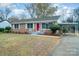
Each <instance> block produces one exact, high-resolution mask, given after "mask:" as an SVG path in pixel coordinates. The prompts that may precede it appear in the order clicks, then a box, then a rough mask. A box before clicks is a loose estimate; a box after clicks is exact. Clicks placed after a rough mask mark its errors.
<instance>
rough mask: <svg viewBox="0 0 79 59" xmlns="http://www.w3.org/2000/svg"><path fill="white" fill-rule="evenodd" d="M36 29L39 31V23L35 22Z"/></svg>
mask: <svg viewBox="0 0 79 59" xmlns="http://www.w3.org/2000/svg"><path fill="white" fill-rule="evenodd" d="M36 29H37V31H39V29H40V24H39V23H37V24H36Z"/></svg>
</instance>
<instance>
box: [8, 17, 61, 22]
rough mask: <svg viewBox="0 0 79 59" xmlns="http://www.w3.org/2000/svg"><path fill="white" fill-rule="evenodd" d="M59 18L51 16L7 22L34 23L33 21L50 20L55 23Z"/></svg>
mask: <svg viewBox="0 0 79 59" xmlns="http://www.w3.org/2000/svg"><path fill="white" fill-rule="evenodd" d="M59 17H60V16H52V17H45V18H33V19H21V20H16V19H12V20H10V21H9V22H10V23H20V22H21V23H25V22H35V21H39V22H40V21H47V20H48V21H50V20H55V21H57V20H58V18H59Z"/></svg>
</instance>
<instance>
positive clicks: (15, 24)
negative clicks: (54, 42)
mask: <svg viewBox="0 0 79 59" xmlns="http://www.w3.org/2000/svg"><path fill="white" fill-rule="evenodd" d="M58 18H59V16H53V17H47V18H33V19H22V20H16V19H11V21H9V22H10V24H11V27H12V31H13V32H17V33H31V32H36V31H43V32H44V31H47V30H49V27H50V25H51V24H52V23H56V22H57V20H58Z"/></svg>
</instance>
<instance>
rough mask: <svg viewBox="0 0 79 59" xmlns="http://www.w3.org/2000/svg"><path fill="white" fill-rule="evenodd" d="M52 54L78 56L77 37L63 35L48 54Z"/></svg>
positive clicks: (78, 42) (78, 38) (78, 40)
mask: <svg viewBox="0 0 79 59" xmlns="http://www.w3.org/2000/svg"><path fill="white" fill-rule="evenodd" d="M49 55H53V56H79V37H78V36H63V37H62V38H61V42H60V44H59V45H58V46H56V48H55V49H54V50H53V51H52V52H51V53H50V54H49Z"/></svg>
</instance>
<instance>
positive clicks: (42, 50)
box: [0, 33, 60, 56]
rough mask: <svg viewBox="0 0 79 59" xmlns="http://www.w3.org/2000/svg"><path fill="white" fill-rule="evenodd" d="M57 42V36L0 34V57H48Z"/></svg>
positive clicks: (58, 39)
mask: <svg viewBox="0 0 79 59" xmlns="http://www.w3.org/2000/svg"><path fill="white" fill-rule="evenodd" d="M59 41H60V38H59V37H57V36H34V35H26V34H6V33H5V34H3V33H0V55H5V56H7V55H9V56H10V55H11V56H12V55H13V56H28V55H29V56H31V55H36V56H37V55H41V56H43V55H48V54H49V53H50V52H51V51H52V50H53V48H54V47H55V46H56V45H57V44H58V43H59Z"/></svg>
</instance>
